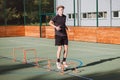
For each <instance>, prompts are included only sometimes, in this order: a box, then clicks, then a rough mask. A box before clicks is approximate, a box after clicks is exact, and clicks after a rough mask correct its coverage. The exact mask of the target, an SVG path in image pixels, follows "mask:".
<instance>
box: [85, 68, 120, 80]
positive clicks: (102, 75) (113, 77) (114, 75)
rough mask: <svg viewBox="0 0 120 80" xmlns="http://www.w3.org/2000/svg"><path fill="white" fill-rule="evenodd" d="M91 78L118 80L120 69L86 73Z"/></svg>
mask: <svg viewBox="0 0 120 80" xmlns="http://www.w3.org/2000/svg"><path fill="white" fill-rule="evenodd" d="M87 76H88V77H91V78H92V79H93V80H120V70H115V71H111V72H107V73H95V74H91V75H87Z"/></svg>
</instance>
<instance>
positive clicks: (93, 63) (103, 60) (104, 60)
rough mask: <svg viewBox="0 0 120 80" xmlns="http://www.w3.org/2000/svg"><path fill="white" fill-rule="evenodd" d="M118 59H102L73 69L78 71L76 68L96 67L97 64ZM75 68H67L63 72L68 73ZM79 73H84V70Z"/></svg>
mask: <svg viewBox="0 0 120 80" xmlns="http://www.w3.org/2000/svg"><path fill="white" fill-rule="evenodd" d="M119 58H120V57H115V58H109V59H102V60H100V61H96V62H92V63H89V64H86V65H84V66H77V67H75V68H76V69H78V68H83V67H88V66H94V65H97V64H101V63H104V62H107V61H112V60H115V59H119ZM75 68H67V69H66V70H64V71H69V70H71V71H73V70H75ZM81 71H84V70H81ZM81 71H80V72H81Z"/></svg>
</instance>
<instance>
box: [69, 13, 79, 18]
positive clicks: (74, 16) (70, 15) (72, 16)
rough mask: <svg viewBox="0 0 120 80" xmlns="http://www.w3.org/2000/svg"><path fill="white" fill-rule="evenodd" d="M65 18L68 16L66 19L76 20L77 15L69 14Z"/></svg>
mask: <svg viewBox="0 0 120 80" xmlns="http://www.w3.org/2000/svg"><path fill="white" fill-rule="evenodd" d="M67 16H68V19H74V18H77V16H78V15H77V13H76V14H74V13H70V14H68V15H67Z"/></svg>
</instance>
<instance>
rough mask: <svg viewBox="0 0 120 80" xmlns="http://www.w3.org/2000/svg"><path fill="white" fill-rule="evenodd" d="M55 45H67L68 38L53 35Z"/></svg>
mask: <svg viewBox="0 0 120 80" xmlns="http://www.w3.org/2000/svg"><path fill="white" fill-rule="evenodd" d="M55 45H56V46H61V45H68V37H67V36H58V35H55Z"/></svg>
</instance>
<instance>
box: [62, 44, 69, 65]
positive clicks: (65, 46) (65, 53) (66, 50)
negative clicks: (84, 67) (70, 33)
mask: <svg viewBox="0 0 120 80" xmlns="http://www.w3.org/2000/svg"><path fill="white" fill-rule="evenodd" d="M67 54H68V45H64V53H63V65H64V66H65V67H68V65H67V63H66V58H67Z"/></svg>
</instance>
